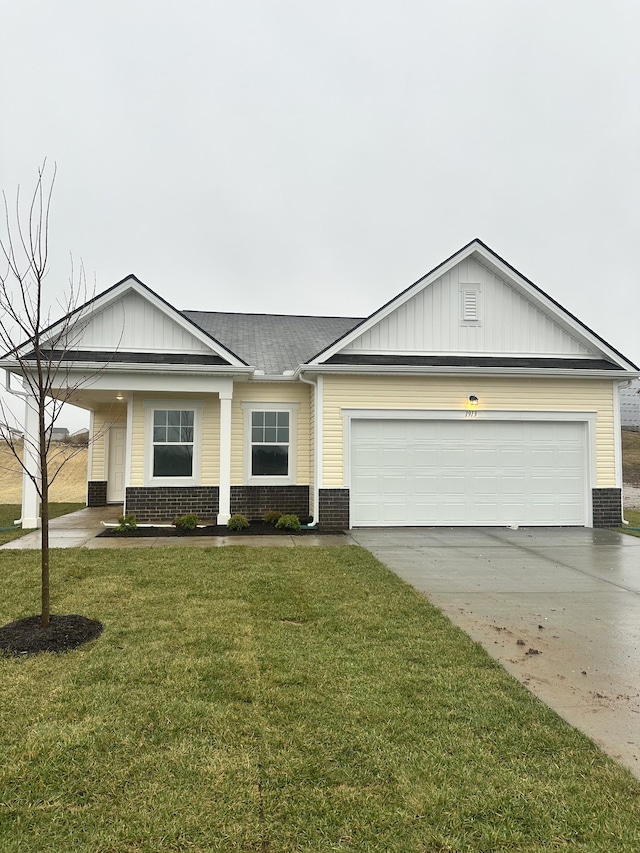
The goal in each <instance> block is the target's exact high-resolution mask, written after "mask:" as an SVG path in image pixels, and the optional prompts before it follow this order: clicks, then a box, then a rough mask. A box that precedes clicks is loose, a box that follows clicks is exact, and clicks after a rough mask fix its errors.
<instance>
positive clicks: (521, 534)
mask: <svg viewBox="0 0 640 853" xmlns="http://www.w3.org/2000/svg"><path fill="white" fill-rule="evenodd" d="M351 534H352V538H353V539H354V540H355V542H356V543H358V544H359V545H362V546H363V547H365V548H367V549H368V550H369V551H371V552H372V553H373V554H374V555H375V556H376V557H377V558H378V559H379V560H380V561H381V562H383V563H385V564H386V565H387V566H388V567H389V568H390V569H392V570H393V571H394V572H396V573H397V574H398V575H399V576H400V577H401V578H403V579H404V580H406V581H407V582H408V583H410V584H411V585H412V586H414V587H415V588H416V589H417V590H419V591H420V592H423V593H425V594H426V595H427V596H428V598H429V599H430V601H432V602H433V603H434V604H435V605H436V606H437V607H438V608H439V609H440V610H442V611H443V612H444V613H445V614H446V615H447V616H448V617H449V618H450V619H451V620H452V622H454V623H455V624H456V625H458V626H459V627H460V628H462V630H463V631H465V632H466V633H467V634H468V635H469V636H470V637H471V638H472V639H473V640H476V641H478V642H480V643H481V644H482V645H483V646H484V648H485V649H486V650H487V651H488V652H489V654H490V655H491V656H492V657H494V658H495V659H496V660H498V661H499V662H500V663H501V664H502V665H503V666H504V667H505V668H506V669H507V670H508V671H509V672H510V673H511V674H512V675H514V676H515V677H516V678H517V679H518V680H519V681H521V682H522V683H523V684H525V685H526V686H527V687H528V688H529V690H531V691H532V692H533V693H535V695H536V696H538V697H539V698H540V699H542V701H543V702H545V703H546V704H547V705H549V706H550V707H551V708H553V709H554V710H555V711H557V712H558V713H559V714H560V715H561V716H562V717H564V718H565V719H566V720H567V721H568V722H569V723H571V725H573V726H575V727H576V728H579V729H581V730H582V731H583V732H585V733H586V734H587V735H588V736H589V737H591V738H592V739H593V740H595V741H596V743H598V744H599V745H600V746H601V747H602V748H603V749H604V750H605V752H607V753H609V755H611V756H612V757H613V758H615V759H616V760H617V761H619V762H621V763H622V764H624V765H625V766H627V767H628V768H629V769H630V770H631V771H632V772H633V773H634V774H635V775H636V776H637V777H638V778H640V539H636V538H634V537H632V536H625V535H623V534H619V533H614V532H613V531H610V530H590V529H585V528H544V529H540V528H537V529H534V528H522V529H520V530H509V529H501V528H476V529H470V528H431V529H424V528H422V529H419V528H402V529H398V528H395V529H391V528H386V529H368V530H352V531H351Z"/></svg>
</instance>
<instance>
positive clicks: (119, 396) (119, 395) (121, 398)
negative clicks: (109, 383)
mask: <svg viewBox="0 0 640 853" xmlns="http://www.w3.org/2000/svg"><path fill="white" fill-rule="evenodd" d="M116 400H124V397H123V396H122V394H116Z"/></svg>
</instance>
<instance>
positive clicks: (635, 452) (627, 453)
mask: <svg viewBox="0 0 640 853" xmlns="http://www.w3.org/2000/svg"><path fill="white" fill-rule="evenodd" d="M622 477H623V479H624V482H625V483H632V484H633V485H635V486H640V432H634V431H632V430H629V429H623V430H622Z"/></svg>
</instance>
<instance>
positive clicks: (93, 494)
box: [87, 480, 107, 506]
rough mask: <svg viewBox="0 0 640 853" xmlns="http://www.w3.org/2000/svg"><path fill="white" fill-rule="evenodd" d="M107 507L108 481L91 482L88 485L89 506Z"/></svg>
mask: <svg viewBox="0 0 640 853" xmlns="http://www.w3.org/2000/svg"><path fill="white" fill-rule="evenodd" d="M106 505H107V481H106V480H89V482H88V483H87V506H106Z"/></svg>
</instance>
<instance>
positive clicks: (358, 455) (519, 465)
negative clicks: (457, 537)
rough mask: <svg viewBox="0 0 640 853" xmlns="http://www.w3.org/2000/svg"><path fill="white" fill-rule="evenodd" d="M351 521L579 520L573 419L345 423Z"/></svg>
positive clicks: (579, 462)
mask: <svg viewBox="0 0 640 853" xmlns="http://www.w3.org/2000/svg"><path fill="white" fill-rule="evenodd" d="M351 467H352V476H351V517H352V523H353V524H354V525H355V526H358V525H364V526H368V525H413V524H415V525H420V524H422V525H439V524H445V525H465V524H466V525H474V524H484V525H504V524H538V525H560V524H572V525H584V524H585V523H586V520H587V519H586V488H587V480H586V471H585V469H586V430H585V427H584V425H583V424H580V423H576V422H562V423H554V422H544V421H539V422H526V421H475V420H474V421H437V420H424V421H421V420H409V421H402V420H393V419H388V420H386V419H385V420H380V421H376V420H362V421H358V420H354V421H352V453H351Z"/></svg>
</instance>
